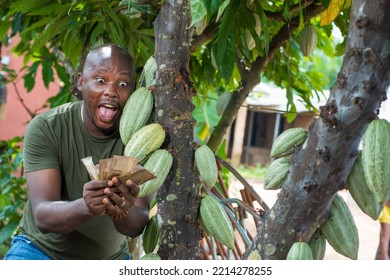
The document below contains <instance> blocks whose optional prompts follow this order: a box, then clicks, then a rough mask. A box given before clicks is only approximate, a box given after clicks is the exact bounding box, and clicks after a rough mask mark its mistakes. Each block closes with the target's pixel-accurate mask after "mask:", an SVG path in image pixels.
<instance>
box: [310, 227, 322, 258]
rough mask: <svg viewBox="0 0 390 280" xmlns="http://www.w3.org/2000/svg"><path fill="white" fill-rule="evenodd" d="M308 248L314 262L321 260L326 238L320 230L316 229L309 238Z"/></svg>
mask: <svg viewBox="0 0 390 280" xmlns="http://www.w3.org/2000/svg"><path fill="white" fill-rule="evenodd" d="M309 246H310V248H311V251H312V253H313V259H314V260H323V259H324V257H325V251H326V238H325V236H324V235H323V234H322V232H321V230H320V229H317V230H316V231H315V232H314V234H313V236H312V237H311V238H310V241H309Z"/></svg>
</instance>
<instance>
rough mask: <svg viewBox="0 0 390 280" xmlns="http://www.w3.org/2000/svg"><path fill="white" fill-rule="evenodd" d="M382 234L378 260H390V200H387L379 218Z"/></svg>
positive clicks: (377, 255)
mask: <svg viewBox="0 0 390 280" xmlns="http://www.w3.org/2000/svg"><path fill="white" fill-rule="evenodd" d="M378 220H379V223H380V232H379V245H378V250H377V254H376V258H375V259H377V260H389V259H390V198H389V199H387V201H386V202H385V205H384V206H383V209H382V212H381V214H380V216H379V219H378Z"/></svg>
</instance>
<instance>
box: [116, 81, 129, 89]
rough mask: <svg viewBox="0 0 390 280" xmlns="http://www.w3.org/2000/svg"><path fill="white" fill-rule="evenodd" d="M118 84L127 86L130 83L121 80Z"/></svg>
mask: <svg viewBox="0 0 390 280" xmlns="http://www.w3.org/2000/svg"><path fill="white" fill-rule="evenodd" d="M118 85H119V86H120V87H123V88H124V87H127V85H128V83H127V82H119V83H118Z"/></svg>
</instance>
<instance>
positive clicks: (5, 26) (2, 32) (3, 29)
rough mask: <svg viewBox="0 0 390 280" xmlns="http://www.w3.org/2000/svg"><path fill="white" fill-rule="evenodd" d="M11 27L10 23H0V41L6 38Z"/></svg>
mask: <svg viewBox="0 0 390 280" xmlns="http://www.w3.org/2000/svg"><path fill="white" fill-rule="evenodd" d="M11 26H12V22H4V21H0V41H1V40H3V38H5V37H6V36H7V33H8V31H9V29H10V28H11Z"/></svg>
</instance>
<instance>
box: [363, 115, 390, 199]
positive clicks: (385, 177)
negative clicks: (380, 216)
mask: <svg viewBox="0 0 390 280" xmlns="http://www.w3.org/2000/svg"><path fill="white" fill-rule="evenodd" d="M389 147H390V123H389V122H388V121H386V120H383V119H377V120H373V121H371V122H370V123H369V125H368V127H367V130H366V131H365V133H364V135H363V149H362V165H363V171H364V176H365V178H366V181H367V184H368V186H369V187H370V188H371V189H372V190H373V192H374V193H375V195H376V197H377V199H378V203H379V204H381V205H383V204H384V203H385V201H386V199H387V198H388V197H390V172H389V170H390V149H389Z"/></svg>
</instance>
